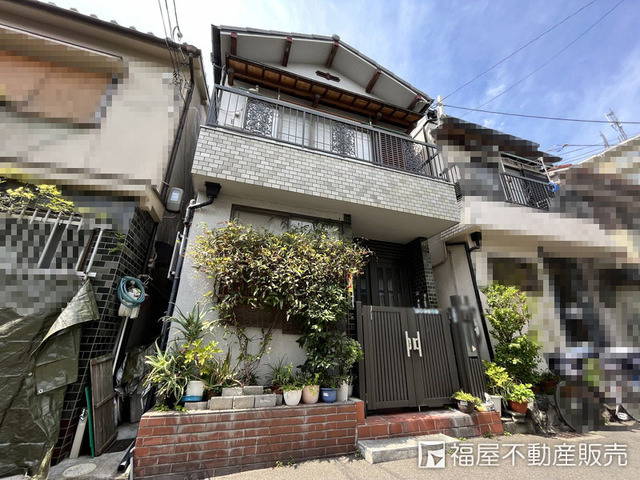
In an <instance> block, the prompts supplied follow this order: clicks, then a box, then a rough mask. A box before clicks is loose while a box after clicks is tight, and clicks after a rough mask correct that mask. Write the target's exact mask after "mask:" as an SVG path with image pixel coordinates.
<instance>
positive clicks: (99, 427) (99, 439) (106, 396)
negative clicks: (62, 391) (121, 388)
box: [91, 355, 118, 455]
mask: <svg viewBox="0 0 640 480" xmlns="http://www.w3.org/2000/svg"><path fill="white" fill-rule="evenodd" d="M115 396H116V393H115V391H114V390H113V355H104V356H102V357H98V358H92V359H91V397H92V401H91V403H92V405H91V408H92V409H93V437H94V442H95V449H96V455H101V454H102V453H103V452H104V451H105V450H106V449H107V448H108V447H109V445H111V442H113V441H114V440H115V439H116V435H117V433H118V432H117V429H118V424H117V423H116V419H115V408H114V403H113V399H114V398H115Z"/></svg>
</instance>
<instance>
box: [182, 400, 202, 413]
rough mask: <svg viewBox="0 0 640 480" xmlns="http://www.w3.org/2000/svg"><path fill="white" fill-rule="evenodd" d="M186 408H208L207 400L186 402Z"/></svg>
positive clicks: (190, 409)
mask: <svg viewBox="0 0 640 480" xmlns="http://www.w3.org/2000/svg"><path fill="white" fill-rule="evenodd" d="M184 408H186V409H187V410H189V411H193V410H206V409H207V402H184Z"/></svg>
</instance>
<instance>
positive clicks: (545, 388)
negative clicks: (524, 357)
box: [538, 370, 560, 395]
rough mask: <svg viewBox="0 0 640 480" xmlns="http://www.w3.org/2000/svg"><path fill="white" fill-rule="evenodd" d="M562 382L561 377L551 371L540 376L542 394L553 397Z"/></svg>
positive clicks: (539, 383)
mask: <svg viewBox="0 0 640 480" xmlns="http://www.w3.org/2000/svg"><path fill="white" fill-rule="evenodd" d="M559 381H560V377H558V375H556V374H555V373H553V372H552V371H550V370H547V371H546V372H544V373H543V374H542V375H540V380H539V382H538V385H539V387H540V393H543V394H545V395H553V394H554V393H556V387H557V386H558V382H559Z"/></svg>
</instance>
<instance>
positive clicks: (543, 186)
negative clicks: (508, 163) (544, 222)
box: [500, 172, 553, 210]
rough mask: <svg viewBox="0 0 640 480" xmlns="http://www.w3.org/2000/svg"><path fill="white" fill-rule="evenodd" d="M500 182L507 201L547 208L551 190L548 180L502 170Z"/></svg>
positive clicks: (541, 208)
mask: <svg viewBox="0 0 640 480" xmlns="http://www.w3.org/2000/svg"><path fill="white" fill-rule="evenodd" d="M500 182H501V183H502V189H503V190H504V195H505V199H506V201H507V202H511V203H515V204H517V205H524V206H528V207H533V208H538V209H540V210H549V203H550V199H551V198H553V192H552V191H551V190H550V189H549V184H548V182H543V181H540V180H534V179H532V178H526V177H520V176H518V175H511V174H509V173H504V172H501V173H500Z"/></svg>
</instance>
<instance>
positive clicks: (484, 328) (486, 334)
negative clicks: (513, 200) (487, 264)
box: [445, 242, 494, 361]
mask: <svg viewBox="0 0 640 480" xmlns="http://www.w3.org/2000/svg"><path fill="white" fill-rule="evenodd" d="M445 245H451V246H455V245H463V246H464V251H465V253H466V254H467V264H468V266H469V275H471V282H472V283H473V291H474V293H475V297H476V303H477V305H478V313H479V314H480V323H482V331H483V332H484V338H485V343H486V344H487V349H488V350H489V357H490V359H491V360H492V361H493V358H494V354H493V346H492V345H491V337H490V336H489V328H488V327H487V320H486V318H485V317H484V310H483V309H482V299H481V298H480V289H479V288H478V282H477V281H476V271H475V269H474V268H473V262H472V261H471V252H473V251H474V250H477V249H478V248H480V247H479V246H477V245H476V246H474V247H473V248H469V244H468V243H467V242H452V243H446V244H445Z"/></svg>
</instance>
